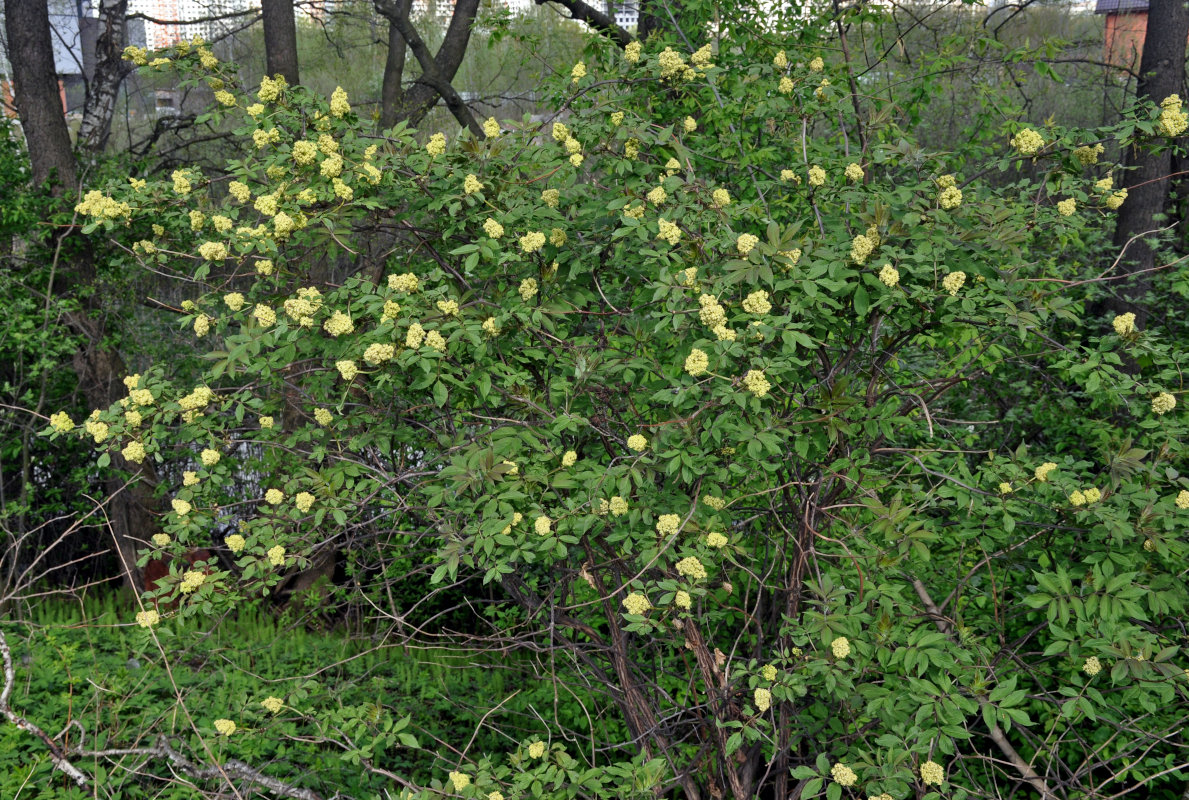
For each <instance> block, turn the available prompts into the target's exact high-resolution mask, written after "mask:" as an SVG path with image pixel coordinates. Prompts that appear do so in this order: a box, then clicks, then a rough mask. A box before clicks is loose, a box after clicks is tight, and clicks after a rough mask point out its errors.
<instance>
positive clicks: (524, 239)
mask: <svg viewBox="0 0 1189 800" xmlns="http://www.w3.org/2000/svg"><path fill="white" fill-rule="evenodd" d="M544 246H545V234H543V233H541V232H540V231H529V232H528V233H526V234H524V235H523V236H521V237H520V249H521V250H523V251H524V252H526V253H535V252H537V251H538V250H540V249H541V248H542V247H544Z"/></svg>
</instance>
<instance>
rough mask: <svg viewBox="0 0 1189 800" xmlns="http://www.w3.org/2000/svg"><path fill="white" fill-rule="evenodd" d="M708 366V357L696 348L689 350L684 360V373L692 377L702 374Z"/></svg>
mask: <svg viewBox="0 0 1189 800" xmlns="http://www.w3.org/2000/svg"><path fill="white" fill-rule="evenodd" d="M709 366H710V357H709V356H707V355H706V353H704V352H703V351H701V350H699V349H697V348H694V349H693V350H691V351H690V353H689V355H688V356H686V358H685V371H686V372H688V373H689V374H690V375H693V376H694V377H697V376H698V375H701V374H702V373H704V372H705V371H706V369H707V368H708V367H709Z"/></svg>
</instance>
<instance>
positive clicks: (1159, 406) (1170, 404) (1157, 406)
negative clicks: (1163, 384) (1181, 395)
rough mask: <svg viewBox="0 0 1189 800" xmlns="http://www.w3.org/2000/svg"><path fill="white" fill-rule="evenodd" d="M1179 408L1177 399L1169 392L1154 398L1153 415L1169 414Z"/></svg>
mask: <svg viewBox="0 0 1189 800" xmlns="http://www.w3.org/2000/svg"><path fill="white" fill-rule="evenodd" d="M1176 407H1177V398H1176V397H1175V396H1174V395H1171V394H1169V393H1168V392H1161V393H1160V394H1158V395H1156V396H1155V397H1153V398H1152V413H1153V414H1156V415H1157V416H1161V415H1164V414H1167V413H1168V412H1169V411H1172V410H1173V409H1174V408H1176Z"/></svg>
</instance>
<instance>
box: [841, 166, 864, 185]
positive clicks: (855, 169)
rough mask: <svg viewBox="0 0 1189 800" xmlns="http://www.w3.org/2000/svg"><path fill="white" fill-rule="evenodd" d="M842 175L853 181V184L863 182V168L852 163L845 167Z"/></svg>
mask: <svg viewBox="0 0 1189 800" xmlns="http://www.w3.org/2000/svg"><path fill="white" fill-rule="evenodd" d="M844 174H845V175H846V177H847V178H849V179H850V180H852V181H854V182H855V183H858V182H859V181H861V180H863V168H862V167H860V166H859V165H858V164H855V163H853V162H852V163H850V164H847V165H846V169H845V170H844Z"/></svg>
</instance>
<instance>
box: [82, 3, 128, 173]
mask: <svg viewBox="0 0 1189 800" xmlns="http://www.w3.org/2000/svg"><path fill="white" fill-rule="evenodd" d="M127 18H128V0H101V2H100V3H99V36H98V38H97V39H96V41H95V74H94V75H92V76H91V79H90V81H89V82H88V83H87V99H86V102H85V103H84V104H83V121H82V124H81V125H80V126H79V129H78V144H79V147H80V148H82V149H84V150H87V151H88V152H90V153H102V152H103V149H104V147H106V146H107V137H108V135H109V134H110V133H111V119H112V115H113V114H114V113H115V110H116V96H117V95H118V94H119V92H120V84H121V83H122V82H123V80H124V76H125V75H127V74H128V69H127V66H126V64H125V62H124V59H123V53H124V31H125V28H126V25H127Z"/></svg>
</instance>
